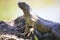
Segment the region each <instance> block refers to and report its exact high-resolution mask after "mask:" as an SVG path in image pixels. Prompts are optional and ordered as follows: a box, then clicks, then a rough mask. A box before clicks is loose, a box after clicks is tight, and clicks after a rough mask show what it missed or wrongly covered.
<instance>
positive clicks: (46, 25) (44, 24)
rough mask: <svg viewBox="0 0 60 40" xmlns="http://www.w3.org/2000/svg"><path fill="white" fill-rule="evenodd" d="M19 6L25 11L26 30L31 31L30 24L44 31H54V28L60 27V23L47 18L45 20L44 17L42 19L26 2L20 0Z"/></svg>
mask: <svg viewBox="0 0 60 40" xmlns="http://www.w3.org/2000/svg"><path fill="white" fill-rule="evenodd" d="M18 6H19V8H21V9H22V10H23V12H24V15H23V16H24V18H25V20H26V30H25V32H28V31H29V27H28V26H32V27H31V28H33V29H37V30H38V31H40V32H42V33H44V32H49V31H52V29H54V28H55V27H60V24H59V23H54V22H51V21H47V20H44V19H42V18H40V17H38V16H34V15H32V13H31V11H30V7H29V5H28V4H26V3H25V2H19V3H18ZM33 31H34V30H33ZM53 32H54V31H53Z"/></svg>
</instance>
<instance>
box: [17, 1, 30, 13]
mask: <svg viewBox="0 0 60 40" xmlns="http://www.w3.org/2000/svg"><path fill="white" fill-rule="evenodd" d="M18 6H19V8H21V9H22V10H23V12H25V11H29V10H30V7H29V5H28V4H26V3H25V2H19V3H18Z"/></svg>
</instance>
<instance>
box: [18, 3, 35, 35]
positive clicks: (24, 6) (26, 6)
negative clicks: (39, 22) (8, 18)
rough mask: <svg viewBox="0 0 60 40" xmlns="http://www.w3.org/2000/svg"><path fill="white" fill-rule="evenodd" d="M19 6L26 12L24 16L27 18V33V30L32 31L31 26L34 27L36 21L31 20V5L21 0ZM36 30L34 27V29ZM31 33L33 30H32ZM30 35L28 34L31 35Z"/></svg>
mask: <svg viewBox="0 0 60 40" xmlns="http://www.w3.org/2000/svg"><path fill="white" fill-rule="evenodd" d="M18 6H19V7H20V8H21V9H22V10H23V12H24V15H23V16H24V18H25V20H26V29H25V33H27V32H29V31H31V30H30V29H29V26H32V27H31V28H34V22H33V21H32V20H31V17H32V16H31V14H30V7H29V6H28V5H27V4H26V3H24V2H20V3H18ZM33 30H34V29H33ZM30 33H31V32H30ZM30 33H29V35H30ZM29 35H28V36H29Z"/></svg>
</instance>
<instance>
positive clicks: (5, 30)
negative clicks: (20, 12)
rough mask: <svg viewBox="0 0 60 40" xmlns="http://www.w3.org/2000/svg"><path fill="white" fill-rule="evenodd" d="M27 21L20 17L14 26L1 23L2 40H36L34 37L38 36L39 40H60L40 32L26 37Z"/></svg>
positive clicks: (0, 39) (49, 33) (0, 35)
mask: <svg viewBox="0 0 60 40" xmlns="http://www.w3.org/2000/svg"><path fill="white" fill-rule="evenodd" d="M25 24H26V22H25V19H24V18H23V17H18V18H17V19H15V20H14V26H11V25H8V23H6V22H4V21H0V40H35V38H34V35H36V36H37V38H38V40H59V39H58V38H57V37H56V36H55V35H54V34H53V33H51V32H48V33H41V32H39V31H38V30H36V29H35V30H34V34H32V35H31V36H29V37H28V38H27V37H25V36H24V35H21V34H22V33H24V30H25V26H26V25H25ZM36 40H37V39H36Z"/></svg>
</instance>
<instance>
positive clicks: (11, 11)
mask: <svg viewBox="0 0 60 40" xmlns="http://www.w3.org/2000/svg"><path fill="white" fill-rule="evenodd" d="M18 15H20V14H18V5H17V0H0V20H11V19H15V18H16V17H18Z"/></svg>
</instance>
